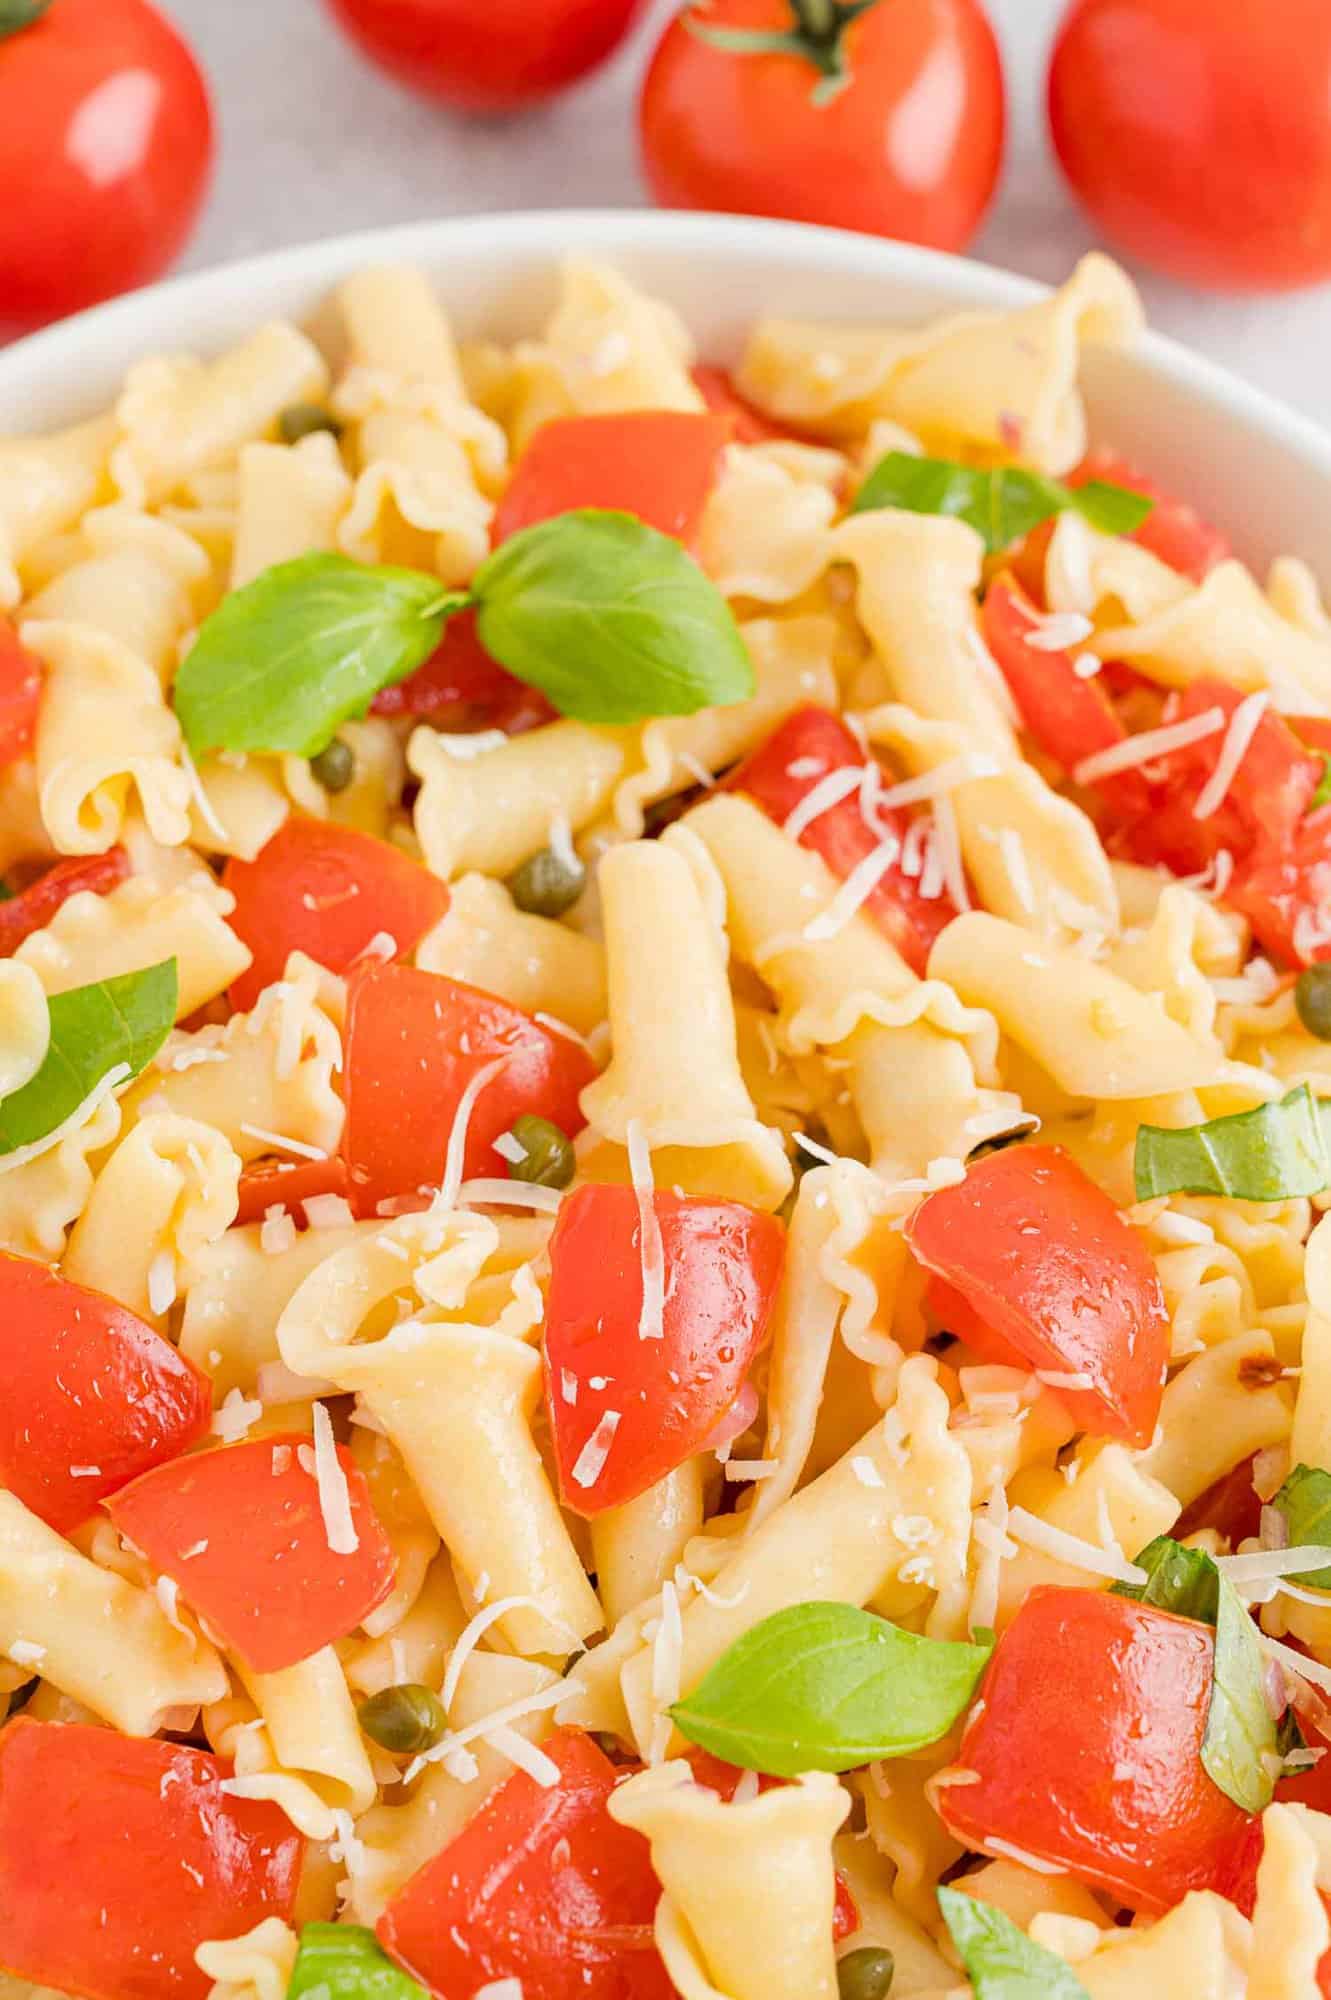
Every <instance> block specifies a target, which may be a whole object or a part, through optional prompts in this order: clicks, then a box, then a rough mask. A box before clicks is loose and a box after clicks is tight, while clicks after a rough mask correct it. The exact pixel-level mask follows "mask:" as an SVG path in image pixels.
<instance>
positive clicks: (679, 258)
mask: <svg viewBox="0 0 1331 2000" xmlns="http://www.w3.org/2000/svg"><path fill="white" fill-rule="evenodd" d="M565 256H579V257H599V258H602V259H604V260H606V261H608V262H610V263H612V264H615V265H617V266H618V267H619V268H620V269H621V270H623V271H624V272H625V274H626V275H627V276H628V277H630V278H632V279H633V280H635V281H636V282H637V283H639V284H641V285H643V286H645V287H646V289H647V290H648V291H649V292H653V293H655V294H657V295H658V296H660V297H661V298H663V299H667V300H669V301H670V303H671V304H672V305H674V306H675V307H677V308H678V309H679V311H680V312H682V313H683V315H684V317H685V319H686V320H687V321H688V323H689V325H690V327H691V328H692V329H693V332H694V335H695V337H696V339H697V341H698V344H699V348H700V351H701V352H702V353H703V354H704V355H706V356H707V357H708V358H709V359H713V360H720V361H726V360H728V359H732V358H733V357H734V356H735V355H736V353H737V352H738V350H739V348H740V345H741V343H742V341H743V338H744V334H745V330H746V329H747V327H748V326H749V325H750V324H751V323H752V321H753V320H754V319H755V318H757V317H758V316H759V315H760V314H762V313H770V312H776V313H782V314H787V315H793V316H801V315H802V316H804V317H806V318H811V319H851V320H860V321H868V322H873V321H879V322H891V321H898V322H907V323H908V322H911V321H919V320H921V319H926V318H930V317H932V316H934V315H936V314H940V313H949V312H956V311H958V310H962V309H965V308H969V307H990V308H992V307H1003V306H1012V305H1020V304H1022V303H1024V302H1026V301H1028V300H1030V299H1032V298H1036V297H1038V296H1039V295H1040V292H1041V289H1042V288H1041V287H1040V286H1038V285H1035V284H1032V283H1031V282H1030V281H1029V280H1027V279H1024V278H1018V277H1014V276H1012V275H1011V274H1009V273H1007V272H1003V271H995V270H990V269H988V268H987V267H986V266H984V265H981V264H972V263H968V262H966V261H965V260H964V259H962V258H958V257H945V256H941V255H939V254H937V253H936V252H933V251H928V250H918V249H915V248H913V247H911V246H908V245H905V244H900V243H888V242H883V241H881V240H879V239H878V238H875V237H871V236H856V235H851V234H849V233H847V232H843V231H839V230H827V229H813V228H809V227H807V226H805V225H803V224H799V223H780V222H761V221H753V220H749V219H747V218H741V217H733V216H710V215H687V214H674V213H657V214H653V213H646V214H644V213H640V212H637V211H632V210H627V211H625V210H616V211H607V212H605V213H600V212H596V211H589V212H571V213H560V212H558V211H555V212H549V213H539V214H530V215H485V216H475V217H467V218H463V219H459V220H453V221H447V222H430V223H413V224H411V225H409V226H407V227H404V228H400V229H382V230H373V231H368V232H366V233H364V234H362V235H357V236H342V237H336V238H333V239H331V240H330V241H328V242H325V243H312V244H308V245H307V246H306V247H305V248H304V249H300V250H283V251H278V252H276V253H274V254H272V255H269V256H265V257H258V258H254V259H252V260H251V261H249V262H246V263H242V264H231V265H228V266H226V267H224V268H223V269H221V270H217V271H209V272H205V273H203V274H202V275H200V276H197V277H186V278H177V279H175V280H173V281H171V282H170V283H167V284H164V285H158V286H155V287H153V288H152V289H151V290H148V291H143V292H136V293H133V294H131V295H130V296H129V297H128V298H124V299H119V300H116V301H115V302H114V303H113V304H110V305H105V306H100V307H98V308H97V309H96V310H95V311H93V312H88V313H84V314H81V315H80V316H79V317H78V318H76V319H72V320H67V321H65V322H64V323H63V324H61V325H59V326H56V327H53V328H51V329H49V330H48V331H47V332H45V333H42V334H37V335H35V336H33V337H32V338H31V339H28V340H25V341H21V342H19V344H18V345H17V346H14V347H11V348H8V349H6V350H4V351H3V352H0V436H3V435H5V434H6V433H15V432H27V431H34V430H42V429H46V428H50V427H53V426H55V425H58V424H62V423H68V422H72V421H74V420H76V419H78V418H80V417H83V416H86V415H88V414H90V413H91V412H92V411H94V410H96V409H97V408H98V407H100V406H103V405H105V404H106V403H107V402H108V401H109V400H110V399H111V398H112V397H113V396H114V394H115V392H116V389H117V386H118V384H119V382H120V381H121V379H122V377H123V375H124V373H125V370H126V369H127V368H128V367H129V365H130V364H131V363H132V362H133V361H135V360H136V359H138V358H139V357H140V356H142V355H146V354H152V353H161V352H163V351H167V352H169V351H172V350H176V351H179V350H181V349H189V350H193V351H197V352H199V353H203V354H207V353H211V352H214V351H216V350H217V349H219V348H221V347H224V346H225V345H227V344H228V343H229V342H231V341H234V340H235V339H237V338H238V337H239V336H241V335H242V334H244V333H246V332H247V331H249V330H250V329H251V328H252V327H254V326H255V325H257V324H259V323H260V322H261V321H263V320H265V319H269V318H272V317H274V316H286V317H292V318H295V319H298V320H300V321H302V322H303V323H305V324H307V325H310V326H311V327H312V329H313V330H314V331H315V332H316V333H319V334H324V333H326V332H327V330H328V329H327V325H326V324H325V323H322V321H321V316H322V315H323V314H324V309H325V307H326V302H327V298H328V294H329V292H330V290H331V288H332V287H333V286H334V285H335V284H337V282H338V281H339V280H340V279H342V278H343V277H345V276H346V275H347V273H349V272H351V271H355V270H358V269H360V268H362V267H363V266H365V265H367V264H375V263H384V262H403V261H407V262H412V263H417V264H420V265H422V266H423V267H424V269H425V270H426V271H427V272H428V273H429V274H430V276H431V277H432V278H433V279H434V281H435V283H436V284H437V286H438V288H439V291H440V294H441V296H442V298H443V300H444V302H445V304H446V305H447V307H448V310H449V312H450V314H451V315H452V317H453V321H454V324H455V326H456V327H457V329H458V330H459V331H460V332H462V333H464V334H476V333H480V332H487V333H490V334H492V335H493V336H495V337H496V338H499V339H513V338H515V337H517V336H518V335H520V334H528V333H531V332H532V331H533V330H534V329H535V328H536V326H537V325H538V324H539V322H540V320H541V318H542V315H543V314H544V313H545V312H546V311H547V310H548V309H549V306H550V303H551V301H552V299H553V295H554V282H555V272H556V269H557V266H558V262H559V260H560V259H561V258H562V257H565ZM1084 382H1085V388H1086V393H1087V399H1088V402H1089V406H1090V415H1091V425H1092V433H1093V435H1094V437H1095V438H1096V440H1097V441H1098V442H1102V443H1112V444H1114V445H1116V446H1118V447H1119V448H1121V449H1122V450H1124V451H1126V452H1127V453H1128V454H1129V455H1130V456H1132V457H1134V458H1136V459H1137V460H1138V461H1139V462H1140V464H1141V465H1142V466H1143V467H1145V468H1149V469H1150V470H1151V471H1153V472H1155V473H1156V474H1157V475H1158V476H1159V477H1160V478H1162V479H1164V480H1166V481H1167V482H1168V483H1169V484H1170V485H1172V486H1173V487H1175V488H1176V489H1177V490H1178V491H1179V492H1180V493H1181V494H1184V495H1186V496H1188V497H1190V498H1192V499H1193V500H1194V501H1195V502H1196V504H1197V505H1198V506H1199V507H1201V508H1202V509H1203V510H1204V511H1205V512H1206V513H1208V514H1209V515H1210V516H1211V517H1212V518H1213V519H1215V520H1216V521H1217V522H1218V523H1219V524H1220V526H1222V527H1223V528H1224V529H1225V530H1226V531H1227V532H1228V534H1229V535H1230V537H1231V539H1232V540H1233V542H1234V545H1235V547H1236V548H1237V550H1238V551H1239V553H1240V554H1242V555H1243V556H1244V557H1245V558H1246V559H1247V560H1248V561H1249V562H1250V563H1252V564H1253V565H1255V566H1257V567H1259V568H1260V567H1261V566H1263V565H1264V564H1265V563H1266V562H1267V561H1268V560H1269V559H1270V558H1271V557H1272V556H1273V555H1278V554H1281V553H1288V554H1291V555H1299V556H1302V557H1304V558H1305V560H1306V561H1308V562H1310V563H1311V564H1312V565H1313V567H1314V568H1315V569H1316V570H1317V571H1318V573H1319V575H1320V576H1321V577H1322V578H1323V579H1324V580H1326V581H1327V582H1328V584H1331V437H1328V436H1327V434H1325V433H1324V432H1322V431H1321V430H1320V429H1318V428H1317V427H1316V426H1315V425H1313V424H1311V423H1309V422H1308V421H1307V420H1306V419H1304V418H1301V417H1299V416H1297V415H1295V413H1294V412H1293V411H1291V410H1288V409H1286V408H1285V407H1284V406H1283V405H1281V404H1280V403H1277V402H1275V401H1273V400H1272V399H1271V398H1270V397H1267V396H1263V395H1261V394H1259V393H1258V392H1257V391H1256V390H1254V389H1250V388H1248V387H1247V386H1246V384H1244V383H1243V382H1241V381H1239V380H1238V379H1237V377H1235V376H1232V375H1230V374H1227V373H1226V372H1225V371H1224V370H1223V369H1220V368H1217V367H1215V366H1213V365H1212V364H1210V363H1209V362H1206V361H1203V360H1201V359H1199V358H1198V357H1197V356H1196V355H1194V354H1191V353H1189V352H1188V351H1187V350H1186V349H1185V348H1182V347H1180V346H1178V345H1177V344H1176V343H1175V342H1173V341H1170V340H1166V339H1164V338H1162V337H1160V336H1158V335H1151V336H1149V337H1148V338H1146V339H1144V340H1143V341H1142V342H1140V344H1139V345H1138V346H1137V347H1136V348H1135V349H1134V350H1133V351H1132V352H1131V353H1130V354H1129V353H1115V352H1096V351H1095V350H1091V351H1090V352H1089V353H1088V355H1087V359H1086V365H1085V370H1084Z"/></svg>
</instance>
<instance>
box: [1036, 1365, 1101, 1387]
mask: <svg viewBox="0 0 1331 2000" xmlns="http://www.w3.org/2000/svg"><path fill="white" fill-rule="evenodd" d="M1035 1379H1036V1381H1037V1382H1043V1383H1044V1384H1045V1386H1046V1388H1049V1389H1073V1390H1081V1389H1093V1388H1094V1387H1095V1383H1094V1382H1093V1380H1092V1379H1091V1377H1090V1376H1089V1375H1088V1374H1087V1373H1086V1370H1085V1369H1084V1368H1075V1369H1066V1368H1037V1369H1036V1370H1035Z"/></svg>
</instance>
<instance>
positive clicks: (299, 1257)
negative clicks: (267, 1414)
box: [0, 1179, 379, 1402]
mask: <svg viewBox="0 0 1331 2000" xmlns="http://www.w3.org/2000/svg"><path fill="white" fill-rule="evenodd" d="M3 1199H4V1181H3V1179H0V1203H2V1202H3ZM378 1227H379V1224H378V1223H375V1222H357V1223H353V1224H351V1225H350V1226H349V1227H348V1228H345V1229H305V1230H300V1231H298V1232H297V1233H296V1234H295V1236H294V1239H293V1240H292V1241H291V1243H290V1244H289V1245H288V1246H286V1247H283V1248H278V1247H277V1246H276V1245H273V1246H272V1247H266V1246H265V1242H264V1235H263V1226H262V1224H261V1223H257V1222H254V1223H249V1224H247V1225H246V1226H245V1227H244V1228H242V1229H228V1230H227V1232H226V1234H225V1235H224V1236H222V1237H220V1238H219V1239H218V1241H217V1242H215V1243H210V1244H207V1245H206V1246H205V1247H204V1248H203V1249H201V1250H200V1251H198V1252H197V1254H196V1255H195V1257H194V1258H193V1259H192V1262H191V1268H190V1271H189V1274H188V1277H189V1283H188V1287H187V1289H186V1292H185V1316H184V1319H183V1320H182V1322H181V1328H180V1351H181V1353H182V1354H185V1355H187V1356H188V1358H189V1359H190V1360H191V1361H193V1362H194V1363H195V1365H196V1366H197V1367H199V1368H201V1369H202V1370H203V1372H204V1373H205V1374H206V1375H209V1376H211V1377H212V1382H213V1393H214V1395H215V1397H216V1399H217V1400H218V1402H221V1401H223V1400H224V1399H225V1398H226V1397H227V1396H229V1395H230V1394H231V1391H232V1390H233V1389H238V1390H241V1391H242V1392H243V1393H244V1394H245V1395H250V1394H251V1393H252V1391H253V1389H254V1386H255V1384H256V1382H257V1381H258V1379H259V1370H260V1369H261V1368H262V1367H263V1366H264V1364H265V1363H266V1362H273V1361H278V1360H280V1359H281V1356H280V1354H279V1352H278V1346H277V1322H278V1320H279V1319H280V1318H281V1316H282V1313H283V1310H284V1309H285V1307H286V1306H287V1305H288V1304H289V1303H290V1301H291V1299H292V1298H293V1297H294V1296H295V1294H296V1292H297V1291H298V1290H299V1288H300V1286H301V1285H302V1284H303V1283H304V1281H305V1279H306V1278H308V1276H309V1275H310V1272H311V1271H313V1270H314V1269H315V1268H316V1266H317V1265H319V1264H322V1263H323V1262H324V1261H325V1259H326V1258H329V1257H331V1256H332V1255H333V1254H334V1253H335V1252H336V1251H338V1250H341V1249H344V1248H345V1247H346V1246H347V1245H348V1244H351V1243H355V1242H358V1241H359V1240H360V1239H362V1238H363V1237H367V1236H373V1235H374V1233H375V1231H376V1230H377V1229H378Z"/></svg>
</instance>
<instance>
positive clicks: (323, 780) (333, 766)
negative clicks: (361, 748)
mask: <svg viewBox="0 0 1331 2000" xmlns="http://www.w3.org/2000/svg"><path fill="white" fill-rule="evenodd" d="M310 771H311V773H312V774H313V776H314V777H315V778H317V779H318V781H319V783H320V784H321V785H322V786H323V788H324V790H325V791H326V792H345V790H346V789H347V786H348V785H349V784H350V783H351V781H352V779H353V778H354V777H355V775H356V753H355V751H354V750H353V749H352V747H351V745H350V744H349V743H344V742H343V741H342V738H341V737H340V736H335V737H334V738H333V740H332V742H331V743H328V744H326V745H325V746H324V748H323V749H322V750H321V751H320V752H319V754H318V756H317V757H311V759H310Z"/></svg>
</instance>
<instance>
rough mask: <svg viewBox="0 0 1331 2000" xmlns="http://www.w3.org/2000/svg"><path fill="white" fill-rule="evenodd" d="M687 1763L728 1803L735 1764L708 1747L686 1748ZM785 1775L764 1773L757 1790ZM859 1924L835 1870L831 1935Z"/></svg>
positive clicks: (841, 1936) (849, 1933) (839, 1936)
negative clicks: (778, 1775) (729, 1762)
mask: <svg viewBox="0 0 1331 2000" xmlns="http://www.w3.org/2000/svg"><path fill="white" fill-rule="evenodd" d="M688 1761H689V1766H690V1769H691V1770H692V1772H693V1776H694V1781H695V1782H696V1783H697V1784H699V1785H706V1787H707V1789H708V1791H709V1792H717V1793H719V1794H720V1796H721V1797H722V1798H723V1799H724V1800H725V1801H726V1803H727V1804H729V1802H730V1801H731V1799H733V1798H734V1796H735V1788H736V1786H737V1785H738V1784H739V1781H740V1779H741V1778H742V1777H743V1776H744V1773H743V1771H742V1770H741V1769H740V1767H739V1765H738V1764H727V1763H725V1762H724V1761H723V1760H722V1759H721V1758H720V1757H714V1756H713V1755H712V1753H711V1751H710V1750H697V1749H693V1750H690V1751H689V1756H688ZM789 1782H790V1780H789V1779H787V1778H773V1777H769V1776H767V1775H766V1773H764V1774H763V1776H761V1777H760V1778H759V1779H758V1790H759V1792H770V1791H771V1790H773V1788H774V1787H775V1786H778V1785H784V1784H788V1783H789ZM859 1927H860V1908H859V1904H858V1903H857V1902H856V1901H855V1898H854V1896H853V1895H852V1894H851V1889H850V1884H849V1882H847V1880H846V1878H845V1876H844V1875H843V1874H842V1873H841V1870H840V1869H839V1868H838V1869H837V1874H836V1906H835V1908H834V1910H833V1912H832V1937H833V1939H834V1941H835V1942H836V1943H837V1944H841V1943H842V1942H843V1941H844V1940H845V1939H846V1938H848V1937H854V1935H855V1933H856V1931H857V1930H858V1929H859Z"/></svg>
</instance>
